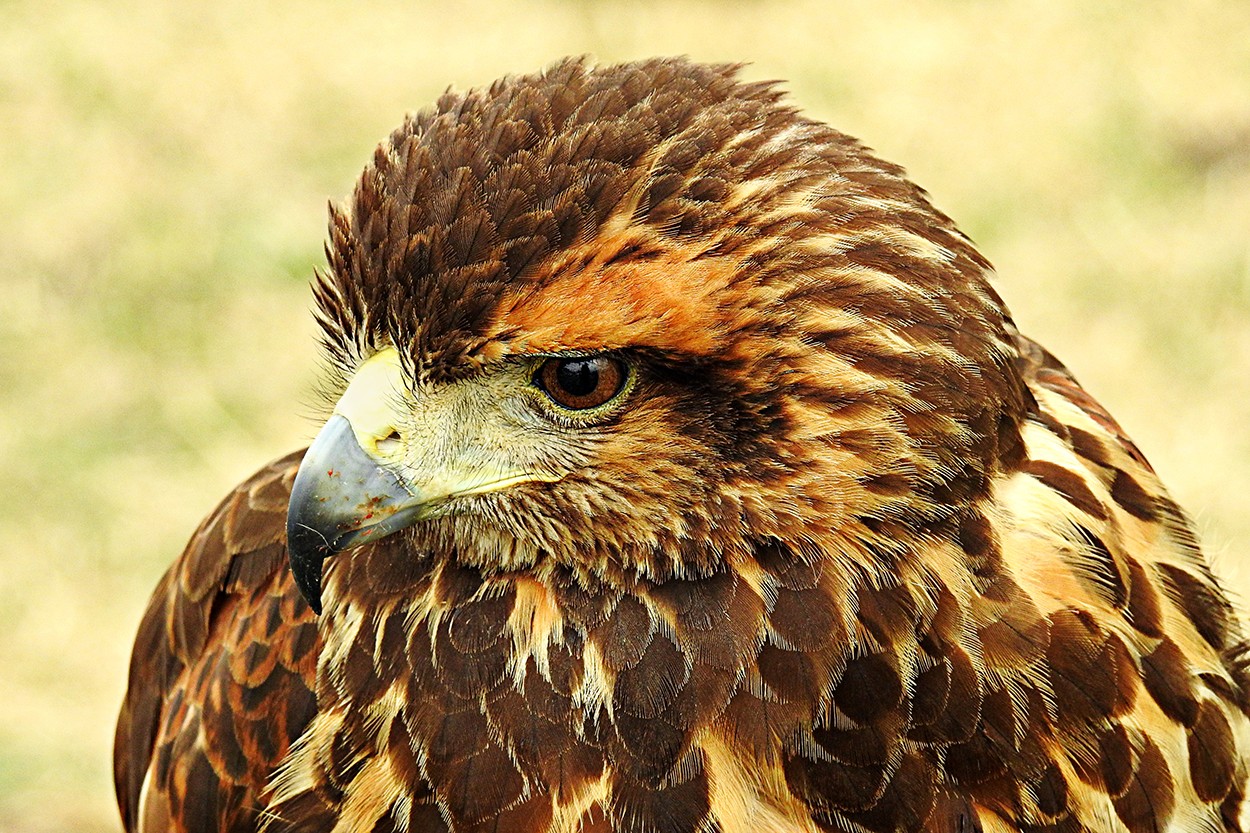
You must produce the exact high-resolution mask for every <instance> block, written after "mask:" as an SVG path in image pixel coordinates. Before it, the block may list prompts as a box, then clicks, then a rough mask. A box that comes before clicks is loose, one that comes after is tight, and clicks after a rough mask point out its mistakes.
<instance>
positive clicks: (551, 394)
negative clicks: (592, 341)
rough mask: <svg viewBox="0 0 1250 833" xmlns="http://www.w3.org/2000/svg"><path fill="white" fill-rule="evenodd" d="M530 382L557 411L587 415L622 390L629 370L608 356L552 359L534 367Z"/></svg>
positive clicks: (555, 357) (621, 362)
mask: <svg viewBox="0 0 1250 833" xmlns="http://www.w3.org/2000/svg"><path fill="white" fill-rule="evenodd" d="M533 381H534V385H535V387H537V388H538V389H539V390H541V391H542V392H543V393H545V394H546V395H547V398H548V399H550V400H551V401H552V402H554V403H555V404H556V405H559V406H560V407H561V408H564V409H566V410H569V411H589V410H593V409H595V408H598V407H601V406H603V405H606V404H607V403H609V402H611V401H612V400H613V399H614V398H616V397H617V396H618V395H619V394H620V393H621V391H622V390H624V389H625V384H626V382H628V381H629V366H628V365H626V364H625V362H623V361H621V360H620V359H617V358H614V357H612V356H602V355H601V356H553V357H552V358H549V359H546V360H545V361H543V363H542V364H540V365H539V366H538V369H537V370H536V371H535V372H534V380H533Z"/></svg>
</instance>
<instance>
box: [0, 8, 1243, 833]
mask: <svg viewBox="0 0 1250 833" xmlns="http://www.w3.org/2000/svg"><path fill="white" fill-rule="evenodd" d="M583 52H587V53H592V54H594V55H596V56H597V57H598V58H599V59H600V60H602V61H616V60H623V59H629V58H639V57H646V56H651V55H657V54H675V53H685V54H689V55H692V56H694V57H696V58H699V59H706V60H717V61H725V60H743V61H750V62H752V64H751V66H750V67H749V68H748V69H747V70H746V73H745V74H746V75H747V76H748V77H751V78H782V79H787V80H788V86H789V88H790V90H791V91H792V94H793V98H794V100H796V101H797V102H799V103H800V104H801V105H802V106H803V107H804V108H805V109H806V110H807V111H808V112H810V113H812V114H814V115H816V116H818V117H821V118H824V119H826V120H828V121H830V122H831V123H833V124H834V125H836V126H837V127H839V128H841V129H843V130H845V131H847V132H850V133H852V134H854V135H857V136H860V137H861V138H863V139H864V140H865V141H866V142H868V144H870V145H871V146H873V147H875V148H876V149H877V150H878V151H879V152H880V153H881V154H882V155H883V156H885V157H886V158H888V159H890V160H893V161H897V162H901V163H902V164H904V165H906V166H907V167H908V169H909V170H910V172H911V174H912V175H913V177H914V178H915V179H916V180H917V181H918V182H920V183H921V184H922V185H923V186H925V187H926V188H927V189H929V191H930V192H931V193H932V194H933V197H934V199H935V201H936V202H937V204H938V206H939V207H941V208H942V209H944V210H945V211H946V212H948V213H949V214H951V215H952V216H953V217H955V219H956V220H957V221H958V222H959V223H960V224H961V225H962V227H963V228H964V229H965V230H966V231H967V232H968V233H969V234H971V235H972V237H973V238H974V239H975V240H976V241H977V242H978V243H979V244H980V246H981V248H982V250H983V251H984V252H985V253H986V254H987V255H988V256H989V257H990V259H991V260H993V261H994V262H995V263H996V265H997V266H998V269H999V273H1000V279H999V284H998V285H999V288H1000V290H1001V292H1002V294H1003V295H1004V296H1005V297H1006V299H1007V301H1008V303H1009V304H1010V305H1011V307H1012V308H1013V310H1014V311H1015V317H1016V320H1017V321H1018V323H1019V324H1020V326H1021V328H1022V329H1024V330H1025V331H1026V332H1028V333H1030V334H1032V335H1033V336H1034V337H1036V338H1038V339H1039V340H1041V341H1042V342H1043V343H1044V344H1046V345H1047V346H1048V347H1049V348H1050V349H1051V350H1053V351H1054V352H1056V353H1057V354H1058V355H1059V356H1060V357H1061V358H1063V359H1064V360H1065V361H1066V362H1067V363H1068V364H1069V365H1070V366H1071V367H1072V369H1073V370H1074V371H1075V372H1076V373H1077V374H1078V376H1079V377H1080V378H1081V379H1082V381H1083V382H1084V383H1085V385H1086V386H1087V387H1088V389H1089V390H1090V391H1092V392H1093V393H1094V395H1095V396H1097V397H1098V398H1100V399H1101V400H1102V402H1103V403H1104V404H1105V405H1106V406H1107V407H1108V408H1109V409H1110V410H1111V411H1112V413H1114V414H1115V415H1116V416H1117V418H1118V419H1119V420H1120V421H1121V422H1122V424H1123V425H1124V427H1125V428H1126V429H1127V430H1128V432H1129V433H1130V434H1131V435H1132V436H1134V437H1135V438H1136V439H1137V440H1138V442H1139V443H1140V445H1141V447H1142V448H1143V450H1144V451H1145V452H1146V454H1147V456H1148V457H1150V459H1151V460H1152V461H1153V462H1154V464H1155V466H1156V468H1157V469H1158V470H1159V471H1160V472H1161V473H1162V475H1163V478H1164V480H1165V481H1166V482H1167V483H1168V484H1169V485H1170V487H1171V489H1172V490H1173V492H1174V493H1175V495H1176V496H1177V497H1178V498H1179V500H1180V501H1181V503H1182V504H1183V505H1185V506H1186V507H1188V508H1189V510H1190V511H1191V512H1193V513H1194V514H1195V515H1196V517H1197V520H1198V524H1199V526H1200V528H1201V532H1202V535H1203V537H1204V540H1205V542H1206V545H1207V547H1208V550H1209V551H1210V553H1211V554H1212V556H1213V557H1214V558H1215V560H1216V562H1217V565H1218V566H1219V568H1220V569H1221V570H1222V571H1223V572H1224V574H1225V575H1227V576H1228V577H1229V579H1230V583H1232V584H1233V585H1234V586H1235V587H1240V588H1245V587H1250V567H1246V566H1243V563H1242V560H1243V559H1245V558H1246V554H1247V550H1246V547H1247V546H1248V545H1250V513H1248V512H1247V508H1250V507H1248V505H1247V498H1246V495H1247V494H1250V429H1248V426H1250V3H1246V2H1245V0H1224V2H1220V1H1219V0H1195V2H1188V3H1171V2H1153V1H1152V0H1131V2H1130V1H1129V0H1121V2H1114V0H1113V2H1104V3H1100V4H1092V3H1088V2H1085V0H1003V1H1002V2H988V0H987V1H986V2H974V0H962V1H961V2H954V1H952V2H943V0H912V2H900V0H884V1H883V2H863V3H838V2H827V0H826V1H825V2H816V1H813V2H751V0H736V1H735V2H720V3H712V2H682V1H681V0H665V2H638V3H608V2H577V0H567V1H566V2H557V1H556V0H548V1H547V2H536V3H510V2H508V3H492V4H482V3H472V2H467V3H466V2H446V3H400V2H380V1H379V2H361V3H353V4H350V5H349V4H346V3H333V2H327V0H303V2H298V3H296V2H277V3H268V4H252V3H243V2H229V1H227V2H213V3H205V4H198V3H190V2H184V3H177V2H156V1H155V0H114V2H110V3H93V2H85V0H78V1H75V0H63V1H62V2H57V0H41V2H33V1H32V2H12V0H10V2H4V3H3V4H0V223H2V224H3V225H2V228H3V237H2V238H0V461H2V462H0V552H3V558H4V561H3V568H2V569H0V657H3V659H0V722H2V723H0V829H3V830H5V831H14V832H15V833H27V832H28V831H54V830H80V831H97V830H115V829H117V827H118V823H117V821H116V812H115V810H114V807H113V803H112V787H111V783H110V775H109V756H110V746H111V742H112V731H113V721H114V718H115V714H116V709H117V705H118V703H119V701H120V699H121V696H122V691H123V686H124V680H125V669H126V662H127V657H128V652H129V649H130V641H131V638H132V636H133V633H134V629H135V626H136V624H137V622H138V619H139V616H140V614H141V612H142V610H143V607H144V604H145V602H146V599H147V596H148V594H149V592H150V591H151V588H152V586H153V584H154V583H155V582H156V580H157V577H158V576H159V575H160V573H161V572H162V570H163V569H164V567H165V565H166V564H167V563H168V562H169V561H170V560H171V559H172V558H173V557H174V556H175V555H176V554H177V553H178V552H179V550H180V548H181V547H182V545H183V543H184V542H185V540H186V538H187V537H188V535H189V534H190V532H191V531H192V529H193V528H194V527H195V525H196V523H197V522H198V521H199V519H200V518H201V517H202V516H203V515H204V514H205V513H206V512H207V511H208V510H210V509H211V508H212V507H213V505H214V504H215V503H216V501H217V500H218V499H219V498H220V497H221V495H222V494H223V493H224V492H225V491H226V490H227V489H228V488H229V487H230V486H232V485H233V484H234V483H236V482H237V481H238V480H239V479H241V478H243V477H245V476H246V475H248V474H249V473H250V472H252V471H253V470H254V469H256V468H257V467H258V466H259V465H261V464H262V463H264V462H265V461H267V460H269V459H270V458H273V457H275V456H277V455H279V454H282V453H284V452H286V451H288V450H290V449H293V448H295V447H298V446H300V445H301V444H303V443H305V442H306V441H307V440H308V439H309V438H310V437H311V435H312V434H313V433H314V432H315V430H316V424H315V423H314V421H313V419H312V417H313V415H314V414H315V413H316V412H317V400H316V396H315V394H314V392H313V391H314V389H315V384H316V377H317V356H316V351H315V349H314V341H313V327H312V324H311V318H310V315H309V312H308V310H309V305H310V297H309V293H308V292H307V288H306V285H307V282H308V280H309V278H310V276H311V274H312V271H313V269H314V268H315V267H316V266H317V265H318V264H319V263H320V262H321V261H322V257H323V256H322V249H321V247H322V240H323V238H324V227H325V205H326V200H327V199H335V200H338V199H341V198H343V196H345V195H346V194H347V192H348V191H349V189H350V188H351V186H352V184H353V181H354V179H355V177H356V175H357V173H358V172H359V170H360V169H361V167H362V166H363V165H364V163H365V162H366V161H367V159H368V158H369V155H370V153H371V152H372V150H373V147H374V145H375V143H376V142H377V141H378V140H380V139H381V138H382V137H383V136H385V135H386V134H387V133H388V132H389V130H390V129H391V128H392V127H393V126H394V125H396V124H397V123H398V122H399V120H400V118H401V117H402V115H403V114H404V112H405V111H408V110H413V109H417V108H419V107H421V106H423V105H424V104H425V103H426V102H428V101H430V100H432V98H433V97H434V96H436V95H437V94H438V93H439V92H441V91H442V90H443V89H444V88H445V87H446V86H448V85H449V84H450V85H454V86H456V87H459V88H464V87H467V86H470V85H475V84H484V83H488V82H490V81H491V80H492V79H493V78H495V77H496V76H498V75H500V74H503V73H505V72H509V71H529V70H532V69H535V68H538V67H541V66H543V65H545V64H546V63H548V62H550V61H552V60H553V59H555V58H556V57H558V56H561V55H564V54H569V53H583ZM1243 593H1244V591H1243Z"/></svg>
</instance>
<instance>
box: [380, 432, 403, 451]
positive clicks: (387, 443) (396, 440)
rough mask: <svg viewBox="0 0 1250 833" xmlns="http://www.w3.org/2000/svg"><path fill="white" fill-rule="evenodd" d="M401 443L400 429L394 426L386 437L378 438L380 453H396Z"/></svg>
mask: <svg viewBox="0 0 1250 833" xmlns="http://www.w3.org/2000/svg"><path fill="white" fill-rule="evenodd" d="M400 443H401V441H400V437H399V431H397V430H395V429H394V428H392V429H391V433H389V434H387V435H386V436H385V437H383V438H382V439H380V440H378V445H377V449H378V453H379V454H394V453H395V452H396V451H398V450H399V446H400Z"/></svg>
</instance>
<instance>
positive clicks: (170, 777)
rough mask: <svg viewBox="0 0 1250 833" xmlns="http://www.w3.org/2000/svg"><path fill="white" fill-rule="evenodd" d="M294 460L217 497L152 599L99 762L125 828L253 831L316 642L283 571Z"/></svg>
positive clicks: (303, 697) (296, 718) (312, 622)
mask: <svg viewBox="0 0 1250 833" xmlns="http://www.w3.org/2000/svg"><path fill="white" fill-rule="evenodd" d="M302 457H303V452H296V453H294V454H290V455H287V456H286V457H283V458H281V459H280V460H276V461H274V462H273V463H271V464H269V465H268V466H266V467H265V468H263V469H261V470H260V471H259V472H257V473H256V474H255V475H253V476H252V477H251V478H249V479H248V480H247V481H245V482H244V483H242V484H240V485H239V486H238V487H237V488H236V489H235V490H234V491H233V492H231V493H230V495H228V496H227V497H226V499H225V500H224V501H222V503H221V504H220V505H219V506H218V507H217V509H216V510H214V511H213V513H212V514H211V515H209V516H208V517H207V518H206V519H205V520H204V522H203V523H202V524H201V525H200V528H199V529H198V530H197V531H196V533H195V534H194V535H193V536H192V538H191V541H190V543H189V544H188V545H187V548H186V550H185V551H184V552H183V553H182V556H181V557H180V558H179V559H178V560H177V561H176V562H174V564H173V565H172V566H171V567H170V568H169V570H168V571H167V572H166V573H165V575H164V577H163V578H162V579H161V581H160V584H159V585H158V586H157V588H156V592H155V593H154V594H153V596H152V600H151V602H150V603H149V605H148V609H147V611H146V613H145V614H144V616H143V620H142V623H141V624H140V626H139V633H138V636H137V637H136V639H135V646H134V653H133V655H132V657H131V663H130V677H129V685H128V690H127V692H126V698H125V701H124V702H123V704H122V711H121V716H120V718H119V719H118V724H117V735H116V739H115V745H114V754H113V767H114V781H115V786H116V789H117V797H118V802H119V805H120V807H121V812H122V819H123V822H124V824H125V827H126V830H127V831H132V833H133V832H134V831H149V830H162V831H164V830H176V831H200V830H203V831H210V830H211V831H225V830H241V829H247V830H251V829H254V828H255V826H256V823H257V816H258V814H259V813H261V812H262V810H263V808H264V803H265V796H264V791H265V786H266V784H267V783H268V780H269V777H270V774H271V773H272V771H273V768H274V767H275V766H277V764H278V762H279V761H280V760H281V759H282V758H283V756H285V755H286V752H287V750H288V748H289V747H290V745H291V743H292V742H293V741H294V739H295V738H296V737H298V736H299V734H300V733H301V732H302V731H303V729H304V727H305V726H306V725H307V724H308V722H309V720H311V718H312V715H313V713H314V711H315V709H316V698H315V696H314V694H313V687H314V681H315V678H316V659H317V654H318V652H319V650H320V639H319V637H318V635H317V630H316V627H317V626H316V617H315V616H314V615H313V614H312V612H311V611H310V610H309V609H308V606H307V605H306V604H305V603H304V601H303V599H302V598H300V595H299V593H298V592H297V591H296V589H295V586H294V583H293V582H292V580H291V577H290V573H289V571H288V570H287V569H286V532H285V517H286V505H287V499H288V496H289V494H290V489H291V482H292V480H293V479H294V477H295V472H296V470H297V468H298V466H299V462H300V460H301V459H302Z"/></svg>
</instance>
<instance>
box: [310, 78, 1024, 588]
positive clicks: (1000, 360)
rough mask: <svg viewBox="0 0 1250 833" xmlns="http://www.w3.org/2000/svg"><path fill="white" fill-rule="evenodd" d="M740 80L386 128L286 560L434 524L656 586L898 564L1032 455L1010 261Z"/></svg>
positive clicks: (432, 117)
mask: <svg viewBox="0 0 1250 833" xmlns="http://www.w3.org/2000/svg"><path fill="white" fill-rule="evenodd" d="M778 99H779V94H778V93H777V92H776V91H775V90H774V88H773V86H772V85H767V84H756V85H747V84H742V83H740V82H738V81H736V80H735V78H734V75H733V71H732V69H731V68H727V67H702V66H696V65H692V64H687V63H684V62H653V63H650V64H641V65H635V66H630V67H622V68H619V69H617V70H614V71H603V70H598V71H595V70H591V69H590V68H589V67H588V66H586V65H585V64H584V63H582V62H577V61H571V62H566V63H564V64H561V65H559V66H557V67H555V68H553V69H552V70H550V71H549V72H547V73H546V74H545V75H543V76H541V77H529V78H516V79H505V80H504V81H501V82H499V83H498V84H496V85H495V86H493V87H492V88H491V89H490V90H488V91H486V90H483V91H477V92H471V93H469V94H468V95H465V96H454V95H449V96H447V97H445V98H444V99H443V100H442V101H440V103H439V105H438V106H437V107H436V108H435V109H433V110H428V111H425V112H423V113H421V114H420V115H418V116H416V117H415V118H412V119H410V120H409V121H408V122H407V123H405V124H404V125H403V126H402V127H401V128H400V129H399V130H397V131H395V133H394V134H392V136H391V138H390V141H389V142H388V143H387V144H386V145H385V146H384V147H383V148H381V149H379V151H378V153H377V155H376V156H375V159H374V162H373V165H372V166H371V167H370V168H369V169H368V170H367V171H366V172H365V174H364V176H363V178H362V179H361V182H360V185H359V187H358V189H357V192H356V194H355V195H354V197H353V200H352V203H351V205H350V207H349V209H348V210H347V211H345V212H336V214H335V216H334V219H333V223H332V240H331V246H330V258H331V269H330V271H329V273H328V274H326V275H325V276H323V278H322V280H321V281H320V283H319V285H318V287H317V299H318V302H319V304H320V308H321V320H322V324H323V327H324V330H325V343H326V347H327V349H328V351H329V353H330V355H331V357H332V359H333V363H334V366H335V367H336V369H338V370H339V371H340V373H341V374H342V377H343V379H344V382H345V383H346V390H345V391H344V393H343V396H342V399H340V400H339V403H338V405H337V407H336V408H335V414H334V416H333V417H332V418H331V420H330V422H329V423H328V424H327V426H326V428H325V430H324V432H323V433H322V435H321V436H320V437H319V438H318V440H317V441H316V442H315V443H314V444H313V447H312V449H311V450H310V452H309V454H308V456H307V457H306V458H305V462H304V466H303V468H302V470H301V473H300V476H299V478H298V479H297V481H296V484H295V494H294V496H293V502H292V510H291V515H290V521H289V527H288V533H289V535H290V541H291V553H292V566H293V569H294V571H295V575H296V578H297V579H298V580H299V582H300V587H301V588H302V589H303V590H304V592H305V595H306V596H307V597H308V598H309V601H310V602H311V603H312V604H313V605H314V607H316V606H318V605H319V603H320V592H321V590H320V571H321V561H322V558H323V557H324V556H325V555H328V554H330V553H333V552H337V551H339V550H342V549H344V548H346V547H349V546H352V545H355V544H357V543H360V542H362V541H369V540H376V539H378V538H380V537H381V536H384V535H387V534H390V533H392V532H394V531H396V530H399V529H404V528H407V527H409V526H411V525H413V524H418V523H419V524H421V525H423V526H424V527H425V529H424V530H423V531H422V532H421V534H420V535H421V537H422V538H423V539H428V540H430V541H435V540H436V541H438V546H443V547H454V548H455V549H456V551H457V552H458V553H459V559H460V561H461V562H463V563H467V564H469V565H471V566H473V567H474V568H478V569H482V570H486V571H488V572H499V571H517V570H532V569H543V568H545V567H546V566H548V565H550V566H556V565H558V566H559V567H562V568H566V569H569V570H573V571H575V572H579V573H587V574H593V575H597V576H616V575H624V574H628V575H630V576H636V577H639V578H643V579H647V580H655V581H664V580H667V579H669V578H673V577H678V578H693V577H697V576H706V575H708V574H710V573H712V572H715V571H717V570H719V569H722V568H723V567H724V566H725V565H726V564H731V563H734V562H735V561H737V560H740V559H744V558H746V559H749V558H750V556H751V553H752V552H753V551H754V550H755V549H756V548H758V547H759V546H760V545H761V544H762V543H765V542H770V541H781V540H784V541H786V542H788V543H789V544H790V545H792V546H795V547H797V548H798V549H800V550H801V551H802V552H803V553H804V557H805V558H807V559H815V558H819V557H828V558H830V559H836V560H837V561H839V562H845V565H846V568H847V569H855V570H860V571H865V572H868V573H872V572H877V571H881V570H888V569H892V568H891V567H890V565H891V563H892V562H893V560H894V558H895V557H897V556H898V555H899V554H901V553H905V552H906V550H907V548H908V546H909V545H914V544H915V540H908V539H917V538H918V537H923V536H926V535H929V536H932V535H940V534H943V533H944V532H945V533H950V532H951V531H953V530H954V529H955V528H956V527H957V526H958V524H959V523H960V522H961V521H963V520H965V519H966V517H967V516H969V515H970V514H971V513H974V512H975V511H976V509H975V504H976V502H977V501H978V500H979V499H984V498H985V497H986V496H987V494H988V488H989V483H990V477H991V476H992V474H993V473H994V472H995V471H996V470H997V469H999V468H1001V467H1002V466H1003V465H1004V462H1006V463H1007V464H1008V465H1010V464H1014V463H1015V462H1016V461H1017V459H1018V457H1019V456H1020V454H1021V451H1022V449H1021V442H1020V431H1019V425H1018V423H1019V421H1020V419H1021V416H1022V414H1023V409H1024V405H1025V394H1024V390H1023V385H1022V384H1021V381H1020V379H1019V377H1018V375H1017V374H1015V373H1013V372H1012V370H1011V367H1010V365H1011V358H1012V347H1011V342H1010V336H1009V335H1008V328H1009V327H1010V324H1009V322H1008V320H1007V319H1006V316H1005V314H1004V312H1003V309H1002V305H1001V303H1000V302H999V300H998V298H997V296H996V295H995V294H994V292H993V290H991V289H990V288H989V286H988V284H987V282H986V272H987V264H986V262H985V261H984V260H983V259H982V258H981V257H980V256H979V255H978V254H977V253H976V251H975V250H974V249H973V247H972V245H971V244H970V243H969V242H968V240H967V239H965V238H964V237H963V236H962V235H961V234H960V233H959V232H958V231H957V230H956V229H955V227H954V226H953V224H952V223H951V222H950V221H949V220H948V219H946V218H945V217H944V216H943V215H941V214H940V213H938V212H937V211H936V210H934V209H933V208H932V207H931V206H930V205H929V203H928V200H927V199H926V197H925V195H924V193H923V192H922V191H921V190H920V189H918V188H916V187H915V186H913V185H911V184H910V183H909V182H907V181H906V180H905V179H903V178H902V174H901V172H900V170H899V169H898V168H896V167H894V166H892V165H889V164H886V163H883V162H881V161H879V160H877V159H875V158H874V157H873V156H871V155H870V154H869V152H868V151H867V150H865V149H864V148H863V147H862V146H860V145H859V144H858V143H856V142H854V141H853V140H851V139H849V138H847V137H846V136H844V135H842V134H840V133H837V132H836V131H834V130H832V129H830V128H828V127H826V126H824V125H822V124H819V123H816V122H813V121H811V120H809V119H806V118H804V117H802V116H800V115H799V114H798V113H796V112H795V111H794V110H793V109H791V108H789V107H787V106H784V105H782V104H780V103H779V101H778Z"/></svg>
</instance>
